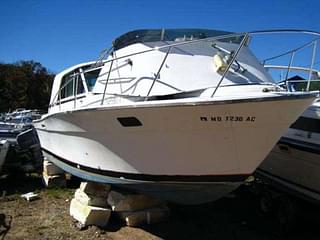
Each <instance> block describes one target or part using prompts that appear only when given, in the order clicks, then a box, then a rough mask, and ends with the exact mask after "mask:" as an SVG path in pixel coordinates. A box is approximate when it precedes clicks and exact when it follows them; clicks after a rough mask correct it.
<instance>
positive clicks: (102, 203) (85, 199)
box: [74, 189, 108, 207]
mask: <svg viewBox="0 0 320 240" xmlns="http://www.w3.org/2000/svg"><path fill="white" fill-rule="evenodd" d="M74 198H75V199H77V200H78V201H79V202H81V203H82V204H84V205H89V206H95V207H107V206H108V202H107V198H104V197H98V196H95V195H92V194H88V193H85V192H83V191H81V190H80V189H77V190H76V192H75V194H74Z"/></svg>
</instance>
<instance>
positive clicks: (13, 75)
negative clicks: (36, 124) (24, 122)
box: [0, 61, 54, 112]
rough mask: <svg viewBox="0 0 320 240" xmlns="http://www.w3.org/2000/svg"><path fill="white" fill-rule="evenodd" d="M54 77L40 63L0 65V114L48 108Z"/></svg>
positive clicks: (25, 62)
mask: <svg viewBox="0 0 320 240" xmlns="http://www.w3.org/2000/svg"><path fill="white" fill-rule="evenodd" d="M53 78H54V75H53V74H52V73H50V72H49V71H48V70H47V69H46V68H45V67H43V66H42V65H41V64H40V63H38V62H34V61H20V62H17V63H15V64H0V112H6V111H9V110H13V109H16V108H27V109H41V110H46V109H47V108H48V104H49V99H50V90H51V86H52V82H53Z"/></svg>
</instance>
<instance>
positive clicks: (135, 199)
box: [108, 191, 164, 211]
mask: <svg viewBox="0 0 320 240" xmlns="http://www.w3.org/2000/svg"><path fill="white" fill-rule="evenodd" d="M108 204H109V205H110V206H111V209H112V211H137V210H142V209H147V208H152V207H156V206H159V205H163V204H164V202H162V201H161V200H159V199H156V198H152V197H149V196H146V195H143V194H131V193H129V194H128V193H120V192H116V191H111V192H110V193H109V195H108Z"/></svg>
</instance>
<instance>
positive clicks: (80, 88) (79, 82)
mask: <svg viewBox="0 0 320 240" xmlns="http://www.w3.org/2000/svg"><path fill="white" fill-rule="evenodd" d="M84 92H85V90H84V86H83V83H82V79H81V75H78V76H77V94H81V93H84Z"/></svg>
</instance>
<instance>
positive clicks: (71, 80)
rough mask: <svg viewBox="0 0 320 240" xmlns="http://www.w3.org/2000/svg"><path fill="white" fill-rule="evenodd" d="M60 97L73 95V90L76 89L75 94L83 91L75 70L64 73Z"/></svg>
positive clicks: (79, 77) (78, 75) (79, 76)
mask: <svg viewBox="0 0 320 240" xmlns="http://www.w3.org/2000/svg"><path fill="white" fill-rule="evenodd" d="M60 88H61V92H60V96H61V99H63V98H67V97H71V96H74V92H75V89H76V94H77V95H78V94H81V93H84V92H85V89H84V86H83V83H82V79H81V75H80V74H78V73H77V72H71V73H69V74H67V75H65V76H64V77H63V78H62V81H61V85H60Z"/></svg>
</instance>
